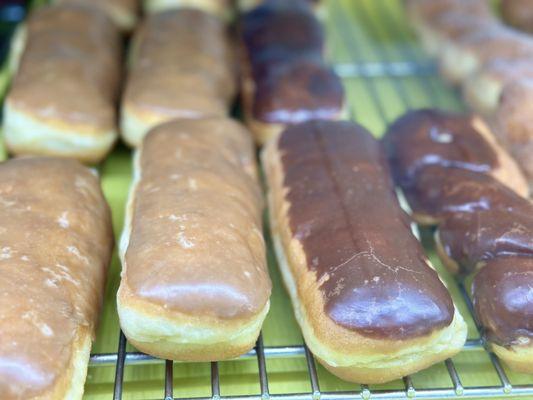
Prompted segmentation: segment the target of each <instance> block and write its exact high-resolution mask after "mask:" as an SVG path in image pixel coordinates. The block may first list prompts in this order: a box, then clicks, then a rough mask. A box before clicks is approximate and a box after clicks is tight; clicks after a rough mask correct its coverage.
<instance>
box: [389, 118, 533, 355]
mask: <svg viewBox="0 0 533 400" xmlns="http://www.w3.org/2000/svg"><path fill="white" fill-rule="evenodd" d="M428 115H429V116H431V117H428ZM435 115H437V116H438V118H434V116H435ZM461 121H462V122H461ZM461 124H462V125H461ZM443 127H447V128H446V129H445V128H443ZM452 127H455V128H453V129H452ZM471 128H472V126H471V123H470V122H469V119H468V117H458V116H454V115H447V114H444V113H441V112H437V111H432V110H423V111H418V112H412V113H409V114H407V115H406V116H404V117H402V118H400V119H399V120H398V121H397V122H396V123H394V124H393V125H392V126H391V128H390V129H389V132H388V133H387V135H386V138H385V144H386V146H387V149H388V155H389V159H390V162H391V165H392V166H393V168H395V169H396V172H397V173H396V176H395V177H396V180H397V183H398V184H399V185H400V186H401V187H402V189H403V190H404V193H405V194H406V197H407V199H408V201H409V204H410V205H411V207H412V208H413V210H414V212H415V213H418V214H426V215H430V216H432V217H435V218H437V219H438V220H439V222H440V225H439V228H438V238H439V240H440V243H441V244H442V247H443V249H444V252H445V254H446V255H447V256H448V257H450V258H451V259H453V260H454V261H456V262H457V263H458V264H459V266H460V268H461V272H462V273H472V272H473V271H475V270H477V269H479V268H481V270H480V272H479V273H478V274H477V275H476V277H475V278H474V283H473V286H472V295H473V298H474V303H475V306H476V307H475V309H476V313H477V314H478V317H479V319H480V321H481V322H482V324H483V326H484V329H485V331H486V333H487V338H488V339H489V340H491V341H494V342H495V343H497V344H500V345H503V346H510V345H516V344H520V343H524V342H522V341H521V338H523V337H525V336H528V337H531V336H532V327H533V294H532V292H531V289H530V288H531V287H533V205H532V203H531V202H530V201H529V200H527V199H524V198H522V197H520V196H518V195H517V194H515V193H514V192H513V191H512V190H510V189H508V188H507V187H506V186H504V185H503V184H502V183H500V182H499V181H497V180H496V179H495V178H493V177H492V176H490V175H489V174H487V173H486V172H488V170H490V168H492V167H493V166H494V164H495V155H494V153H493V152H492V150H491V149H490V148H488V145H487V144H486V142H485V140H484V139H483V137H481V136H480V135H479V134H477V139H476V140H474V139H475V136H474V134H475V131H473V130H472V129H471ZM436 131H438V132H442V134H439V135H440V136H443V137H444V138H445V139H446V138H451V140H449V141H448V140H447V139H446V140H444V141H447V142H448V144H445V145H440V144H439V143H438V141H437V143H434V141H429V140H427V136H428V132H436ZM446 132H457V135H452V134H449V133H446ZM459 134H461V135H464V137H462V136H461V140H459ZM439 135H437V136H436V137H439ZM456 138H457V140H456ZM487 148H488V150H489V151H487ZM428 160H429V161H428Z"/></svg>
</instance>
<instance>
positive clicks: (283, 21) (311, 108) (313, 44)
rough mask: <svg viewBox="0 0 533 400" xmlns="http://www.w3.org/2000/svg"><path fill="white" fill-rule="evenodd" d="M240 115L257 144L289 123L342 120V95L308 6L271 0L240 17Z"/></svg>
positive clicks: (318, 29)
mask: <svg viewBox="0 0 533 400" xmlns="http://www.w3.org/2000/svg"><path fill="white" fill-rule="evenodd" d="M241 37H242V54H241V66H242V68H241V72H242V91H243V93H242V97H243V112H244V117H245V120H246V123H247V124H248V126H249V128H250V129H251V131H252V132H253V134H254V136H255V139H256V142H257V143H259V144H263V143H265V142H266V141H267V140H268V139H269V138H270V137H272V136H275V135H276V134H278V133H279V132H280V131H281V130H283V128H284V127H285V126H287V125H292V124H297V123H300V122H304V121H308V120H312V119H340V118H341V117H342V116H343V113H344V91H343V87H342V83H341V80H340V78H339V77H338V76H337V75H336V74H335V72H334V71H333V69H332V68H330V67H328V66H327V65H326V64H325V61H324V59H323V55H322V53H323V48H324V33H323V31H322V27H321V25H320V22H319V21H318V19H317V18H316V16H315V15H314V14H313V12H312V11H311V9H310V7H309V5H308V4H307V2H305V1H302V0H294V1H291V2H286V1H280V0H271V1H267V2H265V3H263V4H261V5H260V6H258V7H257V8H255V9H253V10H252V11H249V12H247V13H245V14H244V15H243V16H242V18H241Z"/></svg>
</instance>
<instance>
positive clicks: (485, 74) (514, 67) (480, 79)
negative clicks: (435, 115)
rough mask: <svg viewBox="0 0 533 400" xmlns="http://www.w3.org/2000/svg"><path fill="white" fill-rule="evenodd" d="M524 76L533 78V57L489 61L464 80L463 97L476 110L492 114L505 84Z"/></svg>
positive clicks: (487, 114)
mask: <svg viewBox="0 0 533 400" xmlns="http://www.w3.org/2000/svg"><path fill="white" fill-rule="evenodd" d="M523 78H532V79H533V60H532V59H518V60H511V61H509V60H499V59H496V60H494V61H489V62H488V63H487V64H485V65H483V66H482V67H481V68H480V69H479V70H477V71H475V72H474V73H473V74H472V75H471V76H470V77H468V79H466V80H465V81H464V83H463V87H462V91H463V98H464V99H465V101H466V102H467V104H468V105H469V106H470V107H471V108H472V109H474V110H475V111H477V112H479V113H481V114H483V115H486V116H491V115H493V114H494V112H495V111H496V108H497V107H498V102H499V99H500V96H501V93H502V90H503V87H504V85H505V84H507V83H509V82H511V81H514V80H519V79H523Z"/></svg>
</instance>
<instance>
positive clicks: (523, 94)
mask: <svg viewBox="0 0 533 400" xmlns="http://www.w3.org/2000/svg"><path fill="white" fill-rule="evenodd" d="M496 124H497V127H498V129H497V132H498V133H499V137H500V139H501V141H502V143H504V145H505V146H506V147H507V149H508V150H509V152H510V153H511V154H512V155H513V157H514V158H515V159H516V160H517V162H518V164H519V165H520V167H521V168H522V171H524V173H525V175H526V177H527V179H528V182H529V187H530V192H533V157H532V154H533V79H522V80H518V81H514V82H510V83H508V84H507V85H505V86H504V88H503V92H502V95H501V97H500V102H499V105H498V110H497V112H496Z"/></svg>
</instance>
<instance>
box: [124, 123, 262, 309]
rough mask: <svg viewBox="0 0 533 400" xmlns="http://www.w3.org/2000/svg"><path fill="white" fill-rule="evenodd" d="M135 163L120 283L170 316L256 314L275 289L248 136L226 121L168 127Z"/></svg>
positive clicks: (153, 133)
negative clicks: (269, 270) (171, 314)
mask: <svg viewBox="0 0 533 400" xmlns="http://www.w3.org/2000/svg"><path fill="white" fill-rule="evenodd" d="M138 162H139V166H138V168H139V171H140V176H139V177H138V179H139V181H138V182H137V183H136V186H135V188H134V192H133V196H134V197H133V199H134V200H133V202H132V204H131V210H130V211H131V213H132V218H131V233H130V234H129V240H128V245H127V248H126V249H123V250H124V251H125V255H124V268H125V272H124V273H123V278H122V283H121V285H128V287H129V288H130V290H131V291H132V292H133V293H134V294H135V295H136V296H138V297H139V298H141V299H144V300H145V301H148V302H150V303H153V304H156V305H158V306H162V307H163V308H164V309H165V310H167V311H170V312H172V311H174V312H178V313H184V314H186V315H191V316H196V315H198V316H207V317H210V316H211V317H217V318H223V319H232V318H233V319H236V318H244V317H250V316H253V315H256V314H257V313H259V312H260V311H261V310H262V309H263V308H264V307H265V304H266V303H267V301H268V299H269V296H270V289H271V283H270V279H269V276H268V271H267V266H266V258H265V257H266V256H265V244H264V240H263V235H262V231H261V215H262V199H261V193H260V189H259V186H258V184H257V176H256V166H255V158H254V152H253V144H252V141H251V137H250V135H249V133H248V132H247V131H246V130H245V129H244V128H243V127H242V126H240V125H239V124H238V123H236V122H234V121H232V120H229V119H222V118H214V119H203V120H178V121H173V122H169V123H165V124H162V125H159V126H158V127H157V128H155V129H154V130H152V131H151V132H150V133H149V135H148V136H147V137H146V138H145V140H144V142H143V145H142V148H141V152H140V156H139V160H138Z"/></svg>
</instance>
